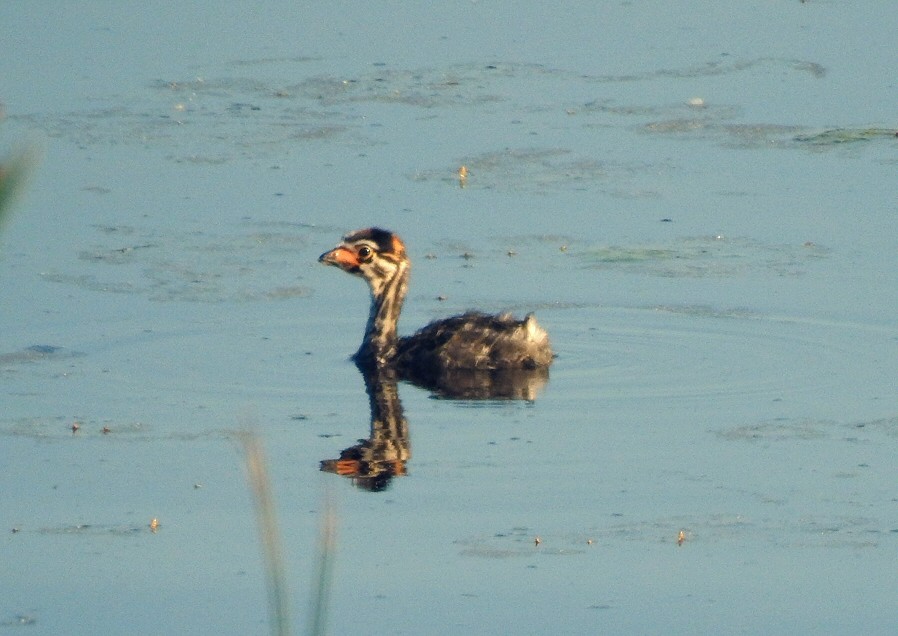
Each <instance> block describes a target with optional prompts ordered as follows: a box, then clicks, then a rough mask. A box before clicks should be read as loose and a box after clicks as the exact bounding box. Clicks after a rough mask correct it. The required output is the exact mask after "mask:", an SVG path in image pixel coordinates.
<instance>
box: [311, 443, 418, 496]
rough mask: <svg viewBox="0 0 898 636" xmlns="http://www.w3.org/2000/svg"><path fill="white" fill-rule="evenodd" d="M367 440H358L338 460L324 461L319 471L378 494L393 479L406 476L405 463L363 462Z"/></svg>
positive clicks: (400, 461) (401, 461) (397, 461)
mask: <svg viewBox="0 0 898 636" xmlns="http://www.w3.org/2000/svg"><path fill="white" fill-rule="evenodd" d="M368 441H369V440H360V443H359V444H357V445H355V446H350V447H349V448H347V449H346V450H344V451H343V452H341V453H340V459H326V460H324V461H322V462H321V470H322V471H324V472H327V473H334V474H335V475H342V476H343V477H349V478H351V479H352V483H353V485H355V486H357V487H358V488H361V489H362V490H369V491H371V492H380V491H381V490H386V489H387V488H388V487H389V485H390V482H391V481H392V479H393V477H401V476H403V475H405V474H406V472H405V461H404V460H399V459H397V460H394V461H380V460H365V459H362V458H361V457H362V456H363V455H370V453H368V452H366V450H369V449H366V448H365V447H366V445H367V442H368Z"/></svg>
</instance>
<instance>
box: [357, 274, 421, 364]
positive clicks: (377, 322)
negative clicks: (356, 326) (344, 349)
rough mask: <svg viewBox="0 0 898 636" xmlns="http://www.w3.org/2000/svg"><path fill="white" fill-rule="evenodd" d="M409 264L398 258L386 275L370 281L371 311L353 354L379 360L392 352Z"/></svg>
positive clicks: (396, 338)
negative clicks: (389, 272)
mask: <svg viewBox="0 0 898 636" xmlns="http://www.w3.org/2000/svg"><path fill="white" fill-rule="evenodd" d="M408 279H409V266H408V263H407V262H405V261H402V262H399V263H398V264H397V267H396V269H395V271H394V272H392V274H391V275H390V276H389V277H383V278H378V279H376V280H372V281H370V285H371V313H370V314H369V316H368V325H367V327H366V328H365V338H364V340H363V341H362V347H361V348H360V349H359V351H358V353H357V354H356V355H357V357H366V358H367V357H370V358H372V359H373V360H372V361H374V362H375V363H377V364H383V363H385V362H388V361H390V360H391V359H392V358H393V357H394V356H395V355H396V344H397V342H398V340H399V339H398V337H397V335H396V323H397V322H399V312H400V311H401V310H402V303H403V301H404V300H405V294H406V292H407V291H408Z"/></svg>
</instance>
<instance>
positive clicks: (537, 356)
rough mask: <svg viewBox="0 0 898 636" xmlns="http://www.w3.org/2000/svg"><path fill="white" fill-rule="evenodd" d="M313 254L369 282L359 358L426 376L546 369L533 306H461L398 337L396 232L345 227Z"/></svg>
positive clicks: (403, 279) (405, 265)
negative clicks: (518, 313)
mask: <svg viewBox="0 0 898 636" xmlns="http://www.w3.org/2000/svg"><path fill="white" fill-rule="evenodd" d="M318 260H319V261H320V262H322V263H325V264H327V265H333V266H336V267H339V268H340V269H342V270H343V271H345V272H348V273H350V274H353V275H356V276H360V277H361V278H364V279H365V280H366V281H367V283H368V285H369V287H370V290H371V310H370V314H369V316H368V324H367V326H366V328H365V337H364V339H363V340H362V345H361V347H360V348H359V350H358V351H357V352H356V354H355V356H354V358H355V360H356V362H357V363H358V364H360V365H362V366H364V365H372V364H373V365H375V367H377V368H380V367H383V366H390V367H391V368H393V369H395V370H396V371H397V373H398V374H399V375H400V377H416V376H417V377H422V376H423V377H433V376H435V375H437V374H439V373H442V372H444V371H455V370H479V371H492V370H511V369H530V370H533V369H546V368H548V366H549V365H550V364H551V363H552V359H553V357H554V356H553V353H552V348H551V346H550V344H549V336H548V334H547V333H546V331H545V330H544V329H543V328H542V327H541V326H540V325H539V324H538V323H537V321H536V318H535V317H534V316H533V314H528V315H527V317H526V318H524V319H523V320H517V319H515V318H514V317H512V316H511V315H510V314H498V315H490V314H484V313H480V312H474V311H469V312H467V313H464V314H461V315H458V316H452V317H450V318H445V319H441V320H435V321H433V322H431V323H430V324H428V325H427V326H425V327H424V328H422V329H421V330H419V331H418V332H416V333H415V334H413V335H411V336H406V337H403V338H400V337H398V336H397V330H396V325H397V322H398V320H399V313H400V311H401V310H402V303H403V301H404V300H405V296H406V294H407V292H408V281H409V273H410V269H411V263H410V261H409V259H408V256H407V255H406V250H405V245H404V244H403V242H402V240H401V239H400V238H399V237H398V236H396V235H395V234H393V233H392V232H389V231H387V230H383V229H380V228H368V229H363V230H357V231H355V232H351V233H350V234H347V235H346V236H344V237H343V241H342V242H341V243H340V244H339V245H338V246H337V247H335V248H334V249H332V250H330V251H329V252H325V253H324V254H322V255H321V256H320V257H319V259H318Z"/></svg>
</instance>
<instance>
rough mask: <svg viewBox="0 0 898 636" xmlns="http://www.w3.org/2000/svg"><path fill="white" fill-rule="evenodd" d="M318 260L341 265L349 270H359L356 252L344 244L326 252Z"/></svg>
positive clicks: (341, 267) (326, 263) (337, 265)
mask: <svg viewBox="0 0 898 636" xmlns="http://www.w3.org/2000/svg"><path fill="white" fill-rule="evenodd" d="M318 262H319V263H324V264H325V265H333V266H334V267H339V268H340V269H342V270H344V271H347V272H351V271H353V270H357V269H358V267H359V259H358V257H357V256H356V255H355V252H353V251H352V250H350V249H348V248H346V247H343V246H342V245H338V246H337V247H335V248H334V249H332V250H331V251H330V252H325V253H324V254H322V255H321V256H319V257H318Z"/></svg>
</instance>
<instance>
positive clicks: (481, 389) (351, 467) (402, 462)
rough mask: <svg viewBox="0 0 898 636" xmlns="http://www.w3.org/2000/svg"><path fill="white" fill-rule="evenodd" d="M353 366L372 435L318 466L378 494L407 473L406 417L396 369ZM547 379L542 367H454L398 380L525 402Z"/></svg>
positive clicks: (448, 393)
mask: <svg viewBox="0 0 898 636" xmlns="http://www.w3.org/2000/svg"><path fill="white" fill-rule="evenodd" d="M356 364H357V366H358V367H359V371H360V372H361V373H362V377H363V378H364V379H365V390H366V391H367V392H368V401H369V404H370V406H371V432H370V436H369V437H368V439H360V440H359V443H358V444H355V445H353V446H350V447H349V448H346V449H344V450H343V451H341V452H340V457H339V458H338V459H326V460H324V461H322V462H321V470H322V471H324V472H328V473H334V474H335V475H342V476H343V477H349V478H350V479H352V482H353V484H354V485H355V486H357V487H358V488H360V489H363V490H369V491H372V492H379V491H382V490H386V489H387V488H388V487H389V485H390V483H391V482H392V480H393V478H394V477H401V476H403V475H405V474H406V462H408V460H409V459H411V456H412V451H411V444H410V443H409V431H408V421H407V420H406V419H405V415H404V413H403V410H402V401H401V400H400V399H399V388H398V382H397V377H396V372H395V370H394V369H392V368H389V367H387V368H385V367H382V366H378V365H373V364H369V365H366V364H360V363H358V362H357V363H356ZM548 379H549V373H548V371H547V370H546V369H533V370H527V369H505V370H494V371H474V370H454V371H452V372H451V373H450V372H446V373H443V374H440V375H439V376H431V377H424V378H421V377H419V378H408V377H406V378H402V380H404V381H408V382H412V383H414V384H417V385H418V386H420V387H422V388H425V389H428V390H429V391H431V393H432V394H433V396H434V397H435V398H440V399H459V400H527V401H533V400H535V399H536V396H537V394H538V393H539V391H540V390H541V389H542V388H543V386H545V384H546V382H547V381H548Z"/></svg>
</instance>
